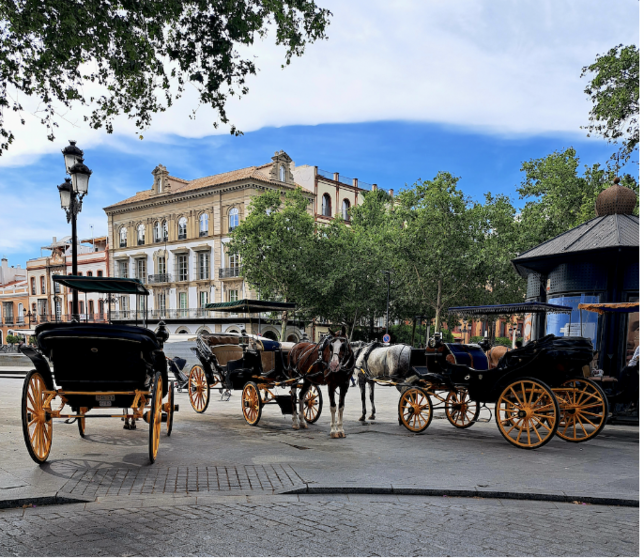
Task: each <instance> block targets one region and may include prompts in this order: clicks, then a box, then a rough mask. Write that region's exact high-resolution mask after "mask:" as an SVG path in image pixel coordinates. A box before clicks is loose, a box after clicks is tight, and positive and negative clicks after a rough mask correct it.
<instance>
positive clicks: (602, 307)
mask: <svg viewBox="0 0 644 558" xmlns="http://www.w3.org/2000/svg"><path fill="white" fill-rule="evenodd" d="M579 309H580V310H587V311H588V312H595V313H596V314H606V313H610V314H630V313H631V312H639V311H640V303H639V302H606V303H604V304H599V303H595V304H593V303H587V304H580V305H579Z"/></svg>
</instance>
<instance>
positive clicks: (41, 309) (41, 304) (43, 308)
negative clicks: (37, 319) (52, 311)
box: [12, 300, 47, 316]
mask: <svg viewBox="0 0 644 558" xmlns="http://www.w3.org/2000/svg"><path fill="white" fill-rule="evenodd" d="M12 312H13V310H12ZM38 314H39V315H40V316H45V315H46V314H47V301H46V300H39V301H38Z"/></svg>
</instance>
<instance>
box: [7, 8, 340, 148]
mask: <svg viewBox="0 0 644 558" xmlns="http://www.w3.org/2000/svg"><path fill="white" fill-rule="evenodd" d="M331 15H332V14H331V12H330V11H329V10H327V9H323V8H319V7H318V6H317V5H316V4H315V2H314V0H280V1H275V0H235V1H234V2H231V1H229V0H163V1H162V2H158V1H152V0H141V1H137V2H122V1H120V0H85V1H84V2H82V3H81V4H78V3H76V2H64V1H60V0H23V1H20V2H14V1H11V0H6V1H2V2H0V154H2V151H4V150H6V149H7V148H8V147H9V145H10V144H11V143H12V142H13V140H14V132H13V131H12V130H9V129H7V128H5V126H4V119H3V112H4V111H5V110H12V111H17V112H22V111H23V108H22V106H21V104H20V101H19V98H20V97H21V96H28V97H35V98H37V99H39V100H40V101H41V110H42V112H41V113H39V115H41V122H42V124H44V125H45V126H46V128H47V131H48V138H49V139H50V140H52V141H53V140H54V129H55V128H56V126H57V123H56V119H57V118H56V117H57V114H56V105H59V106H62V107H64V108H65V109H69V108H71V107H72V106H73V105H77V104H81V105H86V106H89V107H92V109H93V110H92V112H91V114H90V116H86V117H85V120H86V121H87V122H88V123H89V126H90V127H92V128H101V127H103V126H105V128H106V130H107V132H108V133H111V132H112V131H113V122H114V118H115V117H116V116H118V115H120V114H125V115H127V117H128V118H130V119H133V120H134V121H135V123H136V126H137V128H138V129H139V130H143V129H145V128H147V127H148V126H149V125H150V123H151V120H152V116H153V115H154V114H155V113H158V112H163V111H165V110H166V109H167V108H169V107H170V106H171V105H172V104H173V102H174V101H176V100H177V99H179V98H180V97H181V96H182V95H183V93H184V91H185V88H186V86H188V85H190V86H192V87H193V88H195V89H196V90H197V92H198V104H197V107H198V106H199V105H207V106H211V107H212V108H214V109H215V110H216V112H217V114H218V121H219V122H221V123H223V124H228V123H229V121H228V117H227V115H226V110H225V103H226V100H227V99H228V98H229V97H233V96H242V95H244V94H246V93H247V92H248V88H247V86H246V78H247V76H248V75H252V74H255V73H256V71H257V69H256V66H255V62H254V60H253V56H252V55H251V56H248V57H246V58H244V57H242V56H241V55H240V54H239V52H238V49H239V47H248V46H250V45H252V44H253V43H254V42H255V40H256V39H257V38H262V37H265V36H267V34H268V32H269V29H271V30H274V32H275V34H276V43H277V44H278V45H282V46H284V47H285V49H286V64H289V63H290V60H291V58H292V57H293V56H301V55H302V54H303V52H304V48H305V45H306V44H307V43H309V42H314V41H316V40H319V39H324V38H326V36H325V30H326V27H327V26H328V24H329V20H330V16H331ZM96 86H99V87H100V91H99V93H89V92H90V91H92V92H93V91H96V89H95V87H96ZM197 107H195V108H194V110H193V111H192V117H193V118H194V117H195V112H196V108H197ZM23 124H24V120H23ZM213 125H214V126H215V127H217V125H218V122H214V123H213ZM230 129H231V133H239V132H238V131H237V130H236V128H235V126H234V125H231V127H230ZM141 137H142V136H141Z"/></svg>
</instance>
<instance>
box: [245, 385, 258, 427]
mask: <svg viewBox="0 0 644 558" xmlns="http://www.w3.org/2000/svg"><path fill="white" fill-rule="evenodd" d="M241 406H242V413H243V414H244V418H245V419H246V422H247V423H248V424H250V425H251V426H257V423H259V419H260V418H262V397H261V395H260V393H259V388H258V387H257V384H256V383H255V382H246V385H245V386H244V389H243V391H242V397H241Z"/></svg>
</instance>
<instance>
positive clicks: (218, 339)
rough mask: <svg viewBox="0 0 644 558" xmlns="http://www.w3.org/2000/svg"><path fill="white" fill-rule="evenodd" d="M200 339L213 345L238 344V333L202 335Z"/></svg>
mask: <svg viewBox="0 0 644 558" xmlns="http://www.w3.org/2000/svg"><path fill="white" fill-rule="evenodd" d="M202 339H203V340H204V341H205V342H206V344H207V345H209V346H211V347H215V346H217V345H238V344H239V341H240V337H239V335H222V334H219V335H217V334H214V335H212V334H211V335H202Z"/></svg>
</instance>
